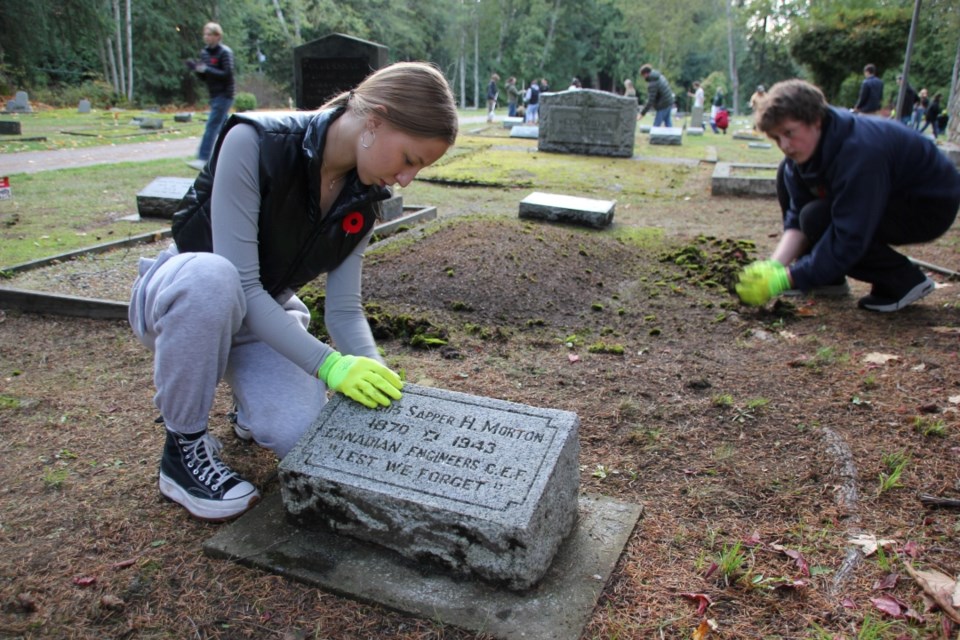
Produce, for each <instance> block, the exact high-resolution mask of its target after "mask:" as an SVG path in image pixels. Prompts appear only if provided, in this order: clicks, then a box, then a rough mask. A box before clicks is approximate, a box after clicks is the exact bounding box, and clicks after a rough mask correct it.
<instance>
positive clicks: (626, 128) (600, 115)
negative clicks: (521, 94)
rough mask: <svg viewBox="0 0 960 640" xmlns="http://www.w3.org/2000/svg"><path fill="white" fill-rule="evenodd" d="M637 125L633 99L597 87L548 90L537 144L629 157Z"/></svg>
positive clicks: (564, 150) (542, 98)
mask: <svg viewBox="0 0 960 640" xmlns="http://www.w3.org/2000/svg"><path fill="white" fill-rule="evenodd" d="M636 126H637V101H636V100H634V99H633V98H625V97H623V96H618V95H616V94H613V93H607V92H605V91H597V90H595V89H580V90H577V91H561V92H559V93H544V94H542V95H541V96H540V130H539V142H538V145H537V146H538V148H539V149H540V151H553V152H556V153H583V154H587V155H597V156H618V157H624V158H629V157H631V156H632V155H633V143H634V142H635V140H636V134H635V131H636ZM513 130H514V131H516V127H514V129H513Z"/></svg>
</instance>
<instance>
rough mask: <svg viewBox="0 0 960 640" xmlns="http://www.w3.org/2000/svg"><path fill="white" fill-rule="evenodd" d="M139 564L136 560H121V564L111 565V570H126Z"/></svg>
mask: <svg viewBox="0 0 960 640" xmlns="http://www.w3.org/2000/svg"><path fill="white" fill-rule="evenodd" d="M136 563H137V559H136V558H130V559H129V560H121V561H120V562H114V563H113V564H112V565H110V568H111V569H126V568H127V567H132V566H133V565H135V564H136Z"/></svg>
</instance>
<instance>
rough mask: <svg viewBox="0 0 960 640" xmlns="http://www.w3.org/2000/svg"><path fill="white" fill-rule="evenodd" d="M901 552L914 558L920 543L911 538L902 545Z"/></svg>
mask: <svg viewBox="0 0 960 640" xmlns="http://www.w3.org/2000/svg"><path fill="white" fill-rule="evenodd" d="M903 552H904V553H905V554H907V555H908V556H910V557H911V558H916V557H917V556H918V555H920V545H918V544H917V542H916V541H915V540H911V541H909V542H908V543H907V544H905V545H903Z"/></svg>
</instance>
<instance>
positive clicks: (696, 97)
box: [687, 80, 705, 109]
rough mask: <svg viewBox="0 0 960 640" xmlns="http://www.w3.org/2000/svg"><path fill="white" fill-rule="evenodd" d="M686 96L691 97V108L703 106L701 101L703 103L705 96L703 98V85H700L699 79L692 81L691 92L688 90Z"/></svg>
mask: <svg viewBox="0 0 960 640" xmlns="http://www.w3.org/2000/svg"><path fill="white" fill-rule="evenodd" d="M687 96H688V97H690V98H693V108H694V109H696V108H697V107H700V108H701V109H702V108H703V103H704V99H705V98H704V95H703V87H701V86H700V81H699V80H696V81H694V83H693V93H690V92H689V91H688V92H687Z"/></svg>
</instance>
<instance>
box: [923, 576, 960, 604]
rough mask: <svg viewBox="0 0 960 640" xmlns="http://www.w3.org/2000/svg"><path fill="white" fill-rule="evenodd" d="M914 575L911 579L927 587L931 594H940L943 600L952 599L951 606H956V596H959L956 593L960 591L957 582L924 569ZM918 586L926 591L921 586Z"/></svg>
mask: <svg viewBox="0 0 960 640" xmlns="http://www.w3.org/2000/svg"><path fill="white" fill-rule="evenodd" d="M915 574H916V575H914V576H913V577H914V579H915V580H916V581H917V582H921V583H924V584H926V587H928V588H929V590H930V591H931V592H933V593H937V594H940V595H941V596H943V598H944V600H951V599H952V600H953V603H952V604H954V605H956V604H957V596H958V595H960V592H958V591H957V590H958V589H960V586H958V581H957V580H954V579H953V578H951V577H950V576H948V575H946V574H944V573H940V572H939V571H936V570H934V569H926V570H923V571H921V570H919V569H918V570H917V571H916V572H915ZM920 586H921V588H923V589H924V590H926V587H924V585H923V584H921V585H920Z"/></svg>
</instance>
